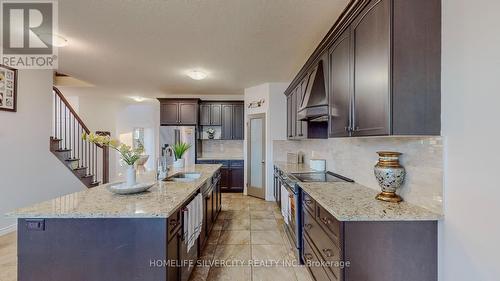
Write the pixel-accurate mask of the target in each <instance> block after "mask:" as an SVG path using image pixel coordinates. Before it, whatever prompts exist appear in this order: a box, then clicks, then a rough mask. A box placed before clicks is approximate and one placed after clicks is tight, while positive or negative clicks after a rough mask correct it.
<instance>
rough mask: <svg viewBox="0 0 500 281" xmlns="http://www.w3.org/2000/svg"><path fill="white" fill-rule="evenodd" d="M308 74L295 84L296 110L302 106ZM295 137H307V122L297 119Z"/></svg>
mask: <svg viewBox="0 0 500 281" xmlns="http://www.w3.org/2000/svg"><path fill="white" fill-rule="evenodd" d="M308 80H309V79H308V75H306V77H305V78H304V79H302V81H301V82H300V84H299V85H298V86H297V89H296V95H297V110H296V111H297V112H298V111H299V109H300V108H301V107H302V103H303V102H304V96H305V94H306V87H307V81H308ZM297 138H299V139H305V138H307V122H306V121H300V120H298V119H297Z"/></svg>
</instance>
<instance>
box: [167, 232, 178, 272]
mask: <svg viewBox="0 0 500 281" xmlns="http://www.w3.org/2000/svg"><path fill="white" fill-rule="evenodd" d="M179 236H180V234H179V233H177V234H175V235H174V237H173V238H172V239H171V240H170V241H168V244H167V259H168V260H171V261H177V260H179V239H180V237H179ZM179 278H180V274H179V267H178V266H175V265H170V266H168V268H167V280H169V281H170V280H179Z"/></svg>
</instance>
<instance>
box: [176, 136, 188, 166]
mask: <svg viewBox="0 0 500 281" xmlns="http://www.w3.org/2000/svg"><path fill="white" fill-rule="evenodd" d="M189 148H191V145H190V144H188V143H185V142H180V143H176V144H174V145H173V146H172V150H173V151H174V156H175V161H174V168H182V167H184V164H185V162H186V161H185V159H183V158H182V156H183V155H184V153H186V151H188V149H189Z"/></svg>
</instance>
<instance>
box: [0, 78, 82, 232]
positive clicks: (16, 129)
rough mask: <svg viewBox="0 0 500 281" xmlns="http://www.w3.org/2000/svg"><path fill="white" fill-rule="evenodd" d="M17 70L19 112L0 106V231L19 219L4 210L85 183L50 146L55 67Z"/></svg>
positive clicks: (50, 196)
mask: <svg viewBox="0 0 500 281" xmlns="http://www.w3.org/2000/svg"><path fill="white" fill-rule="evenodd" d="M18 75H19V76H18V94H17V99H18V100H17V112H15V113H13V112H6V111H0V124H1V125H0V159H1V161H0V192H1V193H0V234H3V233H4V232H5V230H6V228H9V227H11V226H12V225H14V224H15V222H16V220H15V219H11V218H6V217H5V216H4V215H3V214H5V213H6V212H9V211H12V210H13V209H15V208H19V207H23V206H27V205H30V204H33V203H36V202H40V201H44V200H48V199H50V198H53V197H57V196H60V195H63V194H68V193H72V192H75V191H79V190H82V189H83V188H85V187H84V185H83V184H81V183H80V181H79V180H78V179H77V178H76V177H75V176H74V175H73V174H72V173H71V172H70V171H69V169H67V168H66V167H65V166H64V165H63V164H62V163H61V162H60V161H59V160H58V159H57V158H56V157H55V156H54V155H53V154H52V153H51V152H50V151H49V138H50V136H51V132H52V101H53V95H52V71H50V70H19V72H18ZM10 229H12V228H9V230H10Z"/></svg>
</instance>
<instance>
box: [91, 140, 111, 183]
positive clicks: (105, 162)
mask: <svg viewBox="0 0 500 281" xmlns="http://www.w3.org/2000/svg"><path fill="white" fill-rule="evenodd" d="M95 133H96V135H99V136H111V133H110V132H105V131H97V132H95ZM102 183H103V184H105V183H109V147H107V146H103V147H102Z"/></svg>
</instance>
